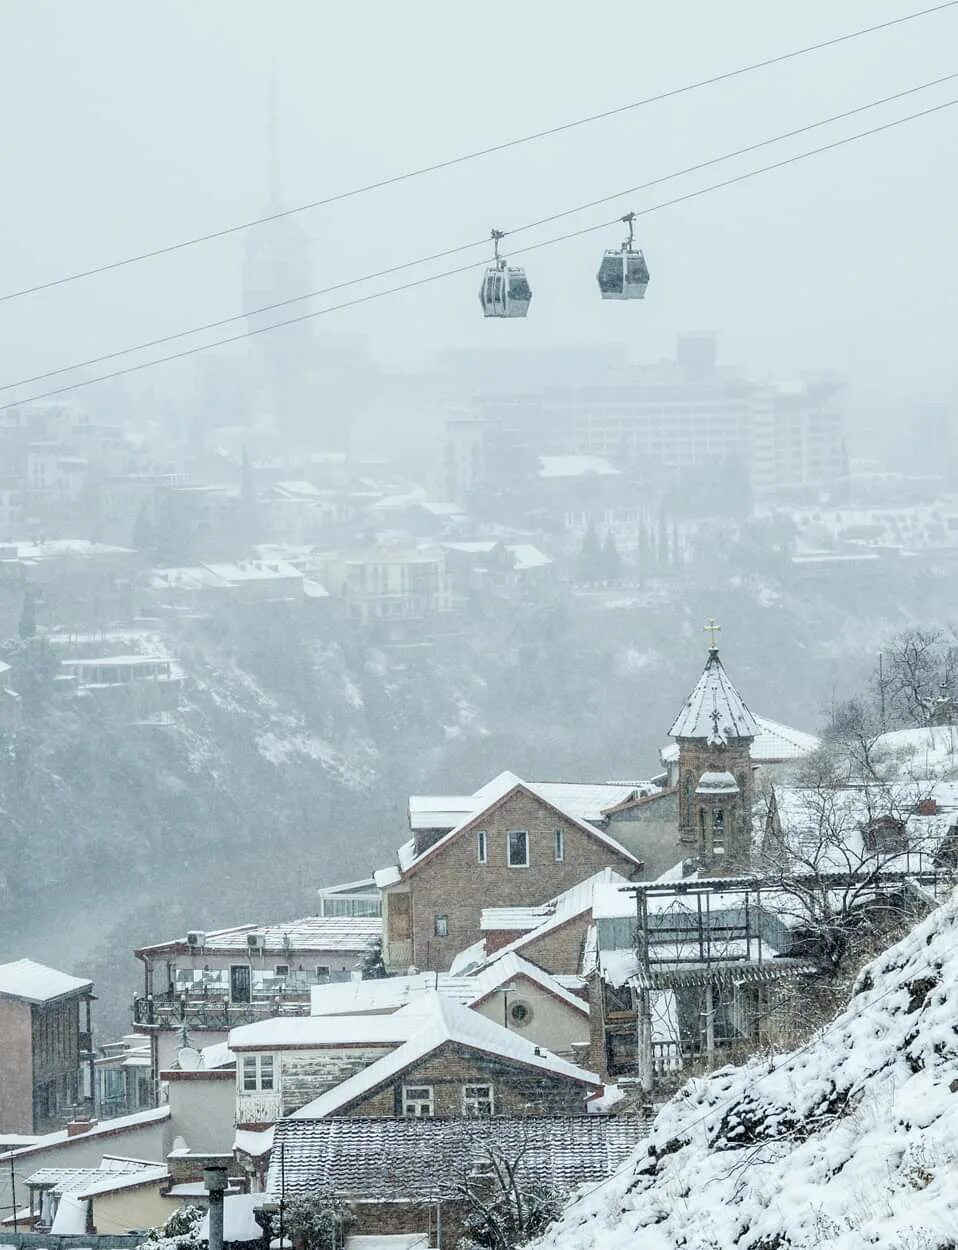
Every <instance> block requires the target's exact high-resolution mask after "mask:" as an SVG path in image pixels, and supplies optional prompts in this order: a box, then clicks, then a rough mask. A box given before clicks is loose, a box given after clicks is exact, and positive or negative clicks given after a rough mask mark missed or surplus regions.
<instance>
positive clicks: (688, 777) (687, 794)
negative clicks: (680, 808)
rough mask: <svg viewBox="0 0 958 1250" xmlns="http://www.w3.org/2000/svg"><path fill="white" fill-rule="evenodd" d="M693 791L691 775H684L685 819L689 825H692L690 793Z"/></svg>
mask: <svg viewBox="0 0 958 1250" xmlns="http://www.w3.org/2000/svg"><path fill="white" fill-rule="evenodd" d="M693 789H694V784H693V781H692V774H691V773H686V774H685V819H686V820H687V821H688V822H689V824H691V823H692V791H693Z"/></svg>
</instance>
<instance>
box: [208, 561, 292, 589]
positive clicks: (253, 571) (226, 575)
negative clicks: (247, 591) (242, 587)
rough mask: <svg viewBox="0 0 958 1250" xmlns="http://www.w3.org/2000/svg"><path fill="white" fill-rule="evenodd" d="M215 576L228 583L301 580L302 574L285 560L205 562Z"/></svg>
mask: <svg viewBox="0 0 958 1250" xmlns="http://www.w3.org/2000/svg"><path fill="white" fill-rule="evenodd" d="M204 567H205V568H207V569H209V571H210V572H211V573H213V574H214V575H215V576H216V577H219V578H221V579H222V580H223V581H224V582H228V583H229V584H230V585H239V584H240V583H243V582H269V581H289V580H293V581H302V578H303V575H302V573H301V572H300V571H299V569H297V568H294V567H293V565H292V564H288V563H287V562H286V561H285V560H243V561H237V562H222V563H219V564H206V565H205V566H204Z"/></svg>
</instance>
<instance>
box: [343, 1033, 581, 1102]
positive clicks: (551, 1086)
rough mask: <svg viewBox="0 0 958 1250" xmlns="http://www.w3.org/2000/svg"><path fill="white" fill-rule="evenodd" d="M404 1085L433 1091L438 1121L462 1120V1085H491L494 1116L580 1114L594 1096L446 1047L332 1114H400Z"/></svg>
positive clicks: (556, 1079) (563, 1080)
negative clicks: (588, 1096)
mask: <svg viewBox="0 0 958 1250" xmlns="http://www.w3.org/2000/svg"><path fill="white" fill-rule="evenodd" d="M404 1085H420V1086H422V1085H430V1086H432V1090H433V1100H434V1102H433V1114H434V1115H437V1116H459V1115H462V1113H463V1108H462V1088H463V1086H464V1085H492V1087H493V1111H494V1113H495V1114H496V1115H578V1114H583V1115H584V1114H586V1103H585V1099H586V1096H587V1095H588V1094H589V1093H591V1092H592V1091H591V1088H590V1087H588V1086H586V1085H583V1084H581V1083H580V1082H578V1081H573V1080H570V1079H569V1078H568V1077H562V1076H552V1075H549V1074H548V1073H545V1072H539V1071H537V1070H536V1069H534V1068H529V1067H526V1066H525V1065H522V1064H517V1063H515V1064H510V1063H509V1062H508V1061H507V1060H504V1059H499V1058H493V1057H492V1056H484V1055H481V1054H478V1053H477V1052H476V1051H472V1050H469V1049H468V1048H466V1047H463V1046H458V1045H456V1044H455V1043H454V1042H447V1043H446V1044H445V1045H443V1046H440V1047H439V1048H438V1050H435V1051H433V1053H432V1054H431V1055H428V1056H426V1058H424V1059H422V1060H421V1061H420V1062H419V1063H416V1064H413V1065H412V1066H411V1067H409V1068H407V1069H406V1070H405V1071H404V1072H401V1073H399V1074H398V1075H397V1076H396V1077H395V1078H394V1079H392V1080H390V1081H389V1083H388V1084H387V1085H384V1086H382V1087H380V1088H379V1089H376V1090H373V1091H372V1092H371V1093H369V1094H367V1095H365V1096H364V1097H362V1098H357V1099H356V1100H355V1101H353V1102H352V1103H348V1104H347V1105H346V1106H345V1107H343V1108H341V1109H340V1110H338V1111H337V1112H336V1114H337V1115H351V1116H372V1115H402V1090H403V1086H404Z"/></svg>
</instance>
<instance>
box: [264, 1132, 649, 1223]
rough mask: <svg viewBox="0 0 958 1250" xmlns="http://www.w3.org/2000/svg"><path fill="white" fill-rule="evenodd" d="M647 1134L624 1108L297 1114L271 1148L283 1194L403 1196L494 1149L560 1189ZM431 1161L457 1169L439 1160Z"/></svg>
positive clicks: (421, 1191)
mask: <svg viewBox="0 0 958 1250" xmlns="http://www.w3.org/2000/svg"><path fill="white" fill-rule="evenodd" d="M647 1132H648V1124H647V1121H645V1120H641V1119H639V1118H638V1117H633V1116H626V1115H621V1116H607V1115H571V1116H554V1115H547V1116H494V1117H492V1118H490V1119H477V1120H471V1119H462V1118H455V1119H445V1118H440V1117H435V1118H433V1117H422V1118H412V1117H403V1116H395V1117H393V1116H388V1117H378V1116H377V1117H370V1118H369V1119H357V1118H352V1117H345V1118H339V1119H337V1118H333V1117H331V1118H327V1119H307V1118H304V1117H296V1118H294V1119H288V1120H281V1121H280V1122H279V1124H277V1126H276V1146H277V1147H279V1146H281V1147H282V1171H283V1177H282V1183H283V1185H284V1187H285V1192H286V1194H287V1196H290V1195H292V1196H295V1197H299V1196H302V1195H306V1194H314V1193H332V1194H335V1195H337V1196H340V1197H354V1198H364V1199H367V1200H376V1199H379V1200H381V1201H390V1200H394V1201H406V1202H409V1201H428V1200H433V1201H435V1200H436V1199H438V1198H441V1197H443V1196H444V1195H445V1194H446V1193H448V1192H450V1190H451V1187H452V1186H453V1185H455V1183H456V1182H457V1181H459V1180H460V1179H461V1175H462V1174H463V1173H465V1172H466V1171H467V1170H468V1169H469V1167H470V1165H471V1164H473V1163H474V1162H478V1161H479V1160H480V1159H481V1158H483V1156H485V1155H486V1153H487V1151H489V1150H490V1149H493V1148H495V1149H498V1150H501V1151H503V1152H504V1153H505V1154H507V1155H508V1156H510V1157H515V1156H516V1155H518V1154H519V1153H520V1152H526V1156H527V1157H528V1159H529V1162H530V1169H531V1172H532V1174H533V1175H534V1176H535V1178H536V1180H537V1181H540V1182H542V1183H543V1184H546V1185H549V1186H551V1187H553V1188H555V1189H557V1190H559V1191H560V1192H562V1193H568V1192H569V1191H570V1190H572V1189H574V1188H575V1187H576V1186H578V1185H581V1184H597V1183H598V1182H599V1181H601V1180H602V1179H603V1178H605V1177H608V1176H611V1175H612V1174H613V1172H615V1171H616V1170H617V1169H619V1168H621V1166H622V1164H623V1163H624V1161H625V1159H626V1158H627V1157H628V1155H629V1153H630V1152H631V1151H632V1150H633V1149H634V1148H635V1146H636V1145H637V1144H638V1143H639V1141H640V1140H641V1139H642V1138H643V1137H644V1136H645V1135H646V1134H647ZM440 1160H455V1161H456V1163H457V1165H458V1166H457V1168H455V1169H454V1170H453V1169H446V1168H443V1167H438V1166H437V1162H438V1161H440ZM280 1184H281V1179H280V1151H279V1150H278V1149H274V1150H273V1153H272V1156H271V1160H270V1174H269V1180H268V1183H267V1189H268V1190H269V1192H270V1193H273V1194H278V1193H279V1191H280Z"/></svg>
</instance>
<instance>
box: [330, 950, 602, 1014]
mask: <svg viewBox="0 0 958 1250" xmlns="http://www.w3.org/2000/svg"><path fill="white" fill-rule="evenodd" d="M475 962H476V964H478V963H479V962H481V961H480V960H476V961H475ZM523 976H524V977H526V978H527V979H528V980H530V981H534V982H535V983H536V984H537V985H539V986H541V988H542V989H544V990H546V991H547V992H549V993H551V994H553V995H554V997H556V998H558V999H560V1000H561V1001H562V1002H565V1003H567V1004H568V1005H569V1006H571V1007H574V1008H575V1009H576V1010H577V1011H582V1012H584V1013H586V1014H588V1010H589V1008H588V1004H587V1003H585V1002H584V1001H583V1000H582V999H581V998H577V997H576V995H574V994H571V993H569V991H568V989H567V988H566V987H565V986H563V985H561V984H560V983H559V982H558V981H557V980H556V979H555V977H553V976H552V975H551V973H548V972H546V971H544V970H543V969H542V968H540V967H539V966H538V965H537V964H533V963H530V962H529V960H528V959H523V958H522V957H521V956H519V955H516V954H512V955H510V956H508V957H507V958H505V959H501V960H496V961H494V962H493V963H491V964H490V965H489V966H488V967H487V968H484V969H483V970H482V971H481V972H478V973H477V974H476V975H475V976H471V975H464V974H453V973H452V972H418V973H416V974H415V975H413V976H402V977H381V978H378V979H375V980H370V981H343V982H340V983H338V984H333V985H316V986H314V987H313V990H312V1007H311V1012H312V1014H313V1015H314V1016H345V1015H375V1014H377V1013H386V1012H394V1011H398V1010H399V1009H400V1008H402V1007H405V1006H406V1004H407V1003H410V1002H413V1001H414V1000H415V999H417V998H419V997H420V996H421V995H423V994H428V993H430V992H431V991H436V992H438V993H440V994H444V995H446V996H447V997H449V998H453V999H455V1001H456V1002H458V1003H462V1004H463V1005H464V1006H467V1007H474V1006H478V1005H479V1004H480V1003H481V1002H483V1001H484V1000H485V999H486V998H488V996H489V995H490V994H491V993H493V992H494V991H495V990H496V989H497V988H498V987H499V986H501V985H503V984H504V983H505V982H507V981H509V980H510V979H511V978H516V977H523Z"/></svg>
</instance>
